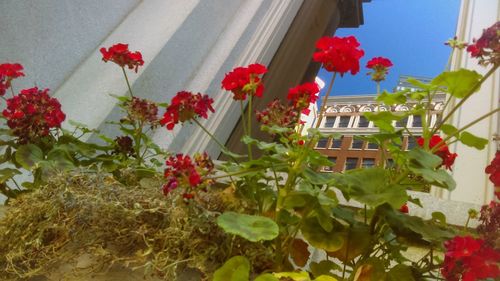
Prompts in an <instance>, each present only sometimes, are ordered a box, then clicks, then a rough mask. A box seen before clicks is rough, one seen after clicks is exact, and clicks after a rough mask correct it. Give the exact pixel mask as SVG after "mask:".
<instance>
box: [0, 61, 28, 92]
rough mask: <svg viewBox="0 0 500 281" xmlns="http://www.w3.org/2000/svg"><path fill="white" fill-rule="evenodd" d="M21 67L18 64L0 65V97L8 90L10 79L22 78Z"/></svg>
mask: <svg viewBox="0 0 500 281" xmlns="http://www.w3.org/2000/svg"><path fill="white" fill-rule="evenodd" d="M22 70H23V66H22V65H20V64H18V63H3V64H0V96H3V95H5V91H7V89H8V88H10V84H11V81H12V79H15V78H18V77H20V76H24V73H23V72H22Z"/></svg>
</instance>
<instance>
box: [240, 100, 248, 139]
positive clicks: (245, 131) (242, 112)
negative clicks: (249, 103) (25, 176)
mask: <svg viewBox="0 0 500 281" xmlns="http://www.w3.org/2000/svg"><path fill="white" fill-rule="evenodd" d="M240 110H241V123H243V132H244V133H245V135H248V130H247V121H246V118H245V108H244V107H243V101H242V100H240Z"/></svg>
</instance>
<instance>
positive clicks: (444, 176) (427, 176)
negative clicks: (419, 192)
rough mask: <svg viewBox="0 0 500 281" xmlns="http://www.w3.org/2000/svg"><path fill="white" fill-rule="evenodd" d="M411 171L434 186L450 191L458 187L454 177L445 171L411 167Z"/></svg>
mask: <svg viewBox="0 0 500 281" xmlns="http://www.w3.org/2000/svg"><path fill="white" fill-rule="evenodd" d="M409 169H410V171H412V172H413V173H415V174H416V175H419V176H422V177H423V178H424V180H426V181H427V182H428V183H431V184H433V185H436V186H439V187H442V188H446V189H448V190H453V189H455V187H456V185H457V184H456V182H455V180H454V179H453V177H452V176H451V175H450V174H448V173H447V172H446V171H445V170H443V169H438V170H434V169H431V168H425V167H415V166H410V167H409Z"/></svg>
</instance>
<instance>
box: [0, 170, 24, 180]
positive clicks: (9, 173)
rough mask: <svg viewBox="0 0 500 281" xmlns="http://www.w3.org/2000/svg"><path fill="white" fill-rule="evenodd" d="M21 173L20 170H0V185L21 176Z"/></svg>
mask: <svg viewBox="0 0 500 281" xmlns="http://www.w3.org/2000/svg"><path fill="white" fill-rule="evenodd" d="M20 174H21V172H19V170H18V169H11V168H3V169H1V170H0V184H1V183H4V182H6V181H8V180H9V179H11V178H12V177H14V176H15V175H20Z"/></svg>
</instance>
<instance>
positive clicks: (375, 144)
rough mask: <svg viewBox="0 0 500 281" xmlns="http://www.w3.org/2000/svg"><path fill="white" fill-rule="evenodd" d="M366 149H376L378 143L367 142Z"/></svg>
mask: <svg viewBox="0 0 500 281" xmlns="http://www.w3.org/2000/svg"><path fill="white" fill-rule="evenodd" d="M368 149H378V144H377V143H374V142H369V143H368Z"/></svg>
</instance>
